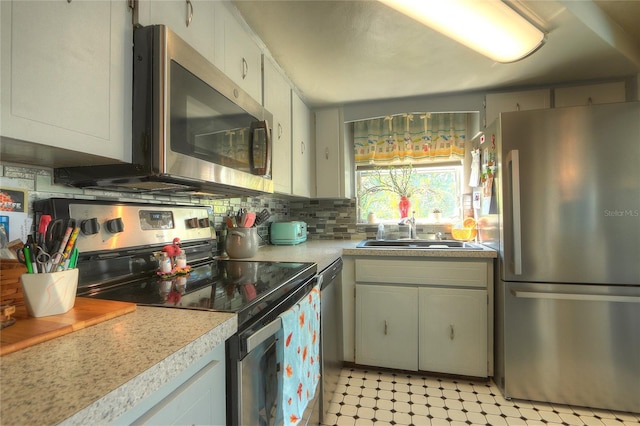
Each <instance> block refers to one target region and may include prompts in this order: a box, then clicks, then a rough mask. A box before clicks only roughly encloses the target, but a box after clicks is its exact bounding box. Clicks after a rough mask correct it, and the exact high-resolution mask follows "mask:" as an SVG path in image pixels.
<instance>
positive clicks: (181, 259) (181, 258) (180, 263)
mask: <svg viewBox="0 0 640 426" xmlns="http://www.w3.org/2000/svg"><path fill="white" fill-rule="evenodd" d="M186 267H187V255H186V254H185V253H184V250H180V253H178V255H177V256H176V268H180V269H184V268H186Z"/></svg>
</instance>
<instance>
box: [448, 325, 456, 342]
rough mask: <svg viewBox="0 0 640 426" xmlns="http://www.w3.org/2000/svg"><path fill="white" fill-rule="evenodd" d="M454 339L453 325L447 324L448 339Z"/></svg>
mask: <svg viewBox="0 0 640 426" xmlns="http://www.w3.org/2000/svg"><path fill="white" fill-rule="evenodd" d="M455 337H456V332H455V330H454V329H453V324H449V339H451V340H453V339H454V338H455Z"/></svg>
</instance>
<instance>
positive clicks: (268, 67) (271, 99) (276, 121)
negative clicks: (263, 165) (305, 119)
mask: <svg viewBox="0 0 640 426" xmlns="http://www.w3.org/2000/svg"><path fill="white" fill-rule="evenodd" d="M264 107H265V108H266V109H267V110H268V111H269V112H271V114H273V123H269V124H271V128H272V130H271V140H272V144H273V145H272V146H273V155H272V158H273V166H272V172H271V174H272V177H273V190H274V191H275V192H278V193H281V194H291V87H290V86H289V83H288V82H287V81H286V80H285V78H284V77H283V76H282V74H280V72H279V71H278V69H277V68H276V66H275V65H274V64H273V63H272V62H271V61H270V60H266V59H265V61H264Z"/></svg>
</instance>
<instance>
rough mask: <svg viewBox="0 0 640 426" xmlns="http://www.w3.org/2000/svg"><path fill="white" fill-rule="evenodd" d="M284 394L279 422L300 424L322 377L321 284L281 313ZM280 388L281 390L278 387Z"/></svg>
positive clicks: (279, 359)
mask: <svg viewBox="0 0 640 426" xmlns="http://www.w3.org/2000/svg"><path fill="white" fill-rule="evenodd" d="M280 319H281V320H282V329H281V330H280V332H279V333H281V334H280V335H279V336H278V339H282V340H280V341H281V342H284V344H278V361H279V363H280V366H281V370H282V371H281V373H282V380H281V381H280V383H279V387H280V385H281V392H279V395H281V396H282V401H281V404H279V407H278V416H277V420H278V421H277V422H276V424H284V425H297V424H298V423H299V422H300V420H302V414H303V413H304V410H305V408H306V407H307V405H308V403H309V401H311V400H312V399H313V397H314V395H315V391H316V387H317V385H318V381H319V380H320V286H319V285H318V286H316V287H315V288H313V289H312V290H311V293H309V295H308V296H307V297H305V298H304V299H302V300H301V301H300V302H298V303H297V304H296V305H295V306H293V307H292V308H291V309H289V310H288V311H287V312H285V313H283V314H282V315H281V316H280ZM279 390H280V389H279Z"/></svg>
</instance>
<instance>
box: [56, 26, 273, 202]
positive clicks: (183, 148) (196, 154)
mask: <svg viewBox="0 0 640 426" xmlns="http://www.w3.org/2000/svg"><path fill="white" fill-rule="evenodd" d="M133 58H134V60H133V62H134V65H133V123H132V130H133V135H132V141H131V145H132V153H131V154H132V155H131V159H132V162H131V163H116V164H106V165H98V166H95V165H94V166H79V167H64V168H56V169H54V181H55V182H56V183H61V184H67V185H71V186H75V187H81V188H94V189H104V190H114V191H119V192H136V193H137V192H144V193H157V192H167V191H170V192H172V193H180V192H182V193H194V192H196V193H203V194H207V195H212V196H241V195H258V194H265V193H273V181H272V180H271V164H272V161H271V155H272V153H271V137H270V132H271V129H270V124H271V122H272V115H271V114H270V113H269V112H268V111H267V110H265V109H264V107H262V105H260V104H259V103H258V102H256V101H255V100H254V99H252V98H251V96H249V94H247V93H246V92H245V91H244V90H242V89H241V88H240V87H238V86H237V85H236V84H235V83H234V82H232V81H231V80H230V79H229V78H228V77H227V76H226V75H225V74H224V73H223V72H222V71H220V70H219V69H218V68H216V67H215V66H214V65H213V64H211V63H210V62H209V61H208V60H207V59H206V58H205V57H204V56H202V55H201V54H200V53H198V52H197V51H196V50H195V49H193V48H192V47H191V46H189V45H188V44H187V43H186V42H185V41H184V40H182V39H181V38H179V37H178V36H177V35H176V34H175V33H173V32H172V31H171V30H170V29H169V28H167V27H165V26H163V25H153V26H147V27H140V28H136V29H135V30H134V46H133Z"/></svg>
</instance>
